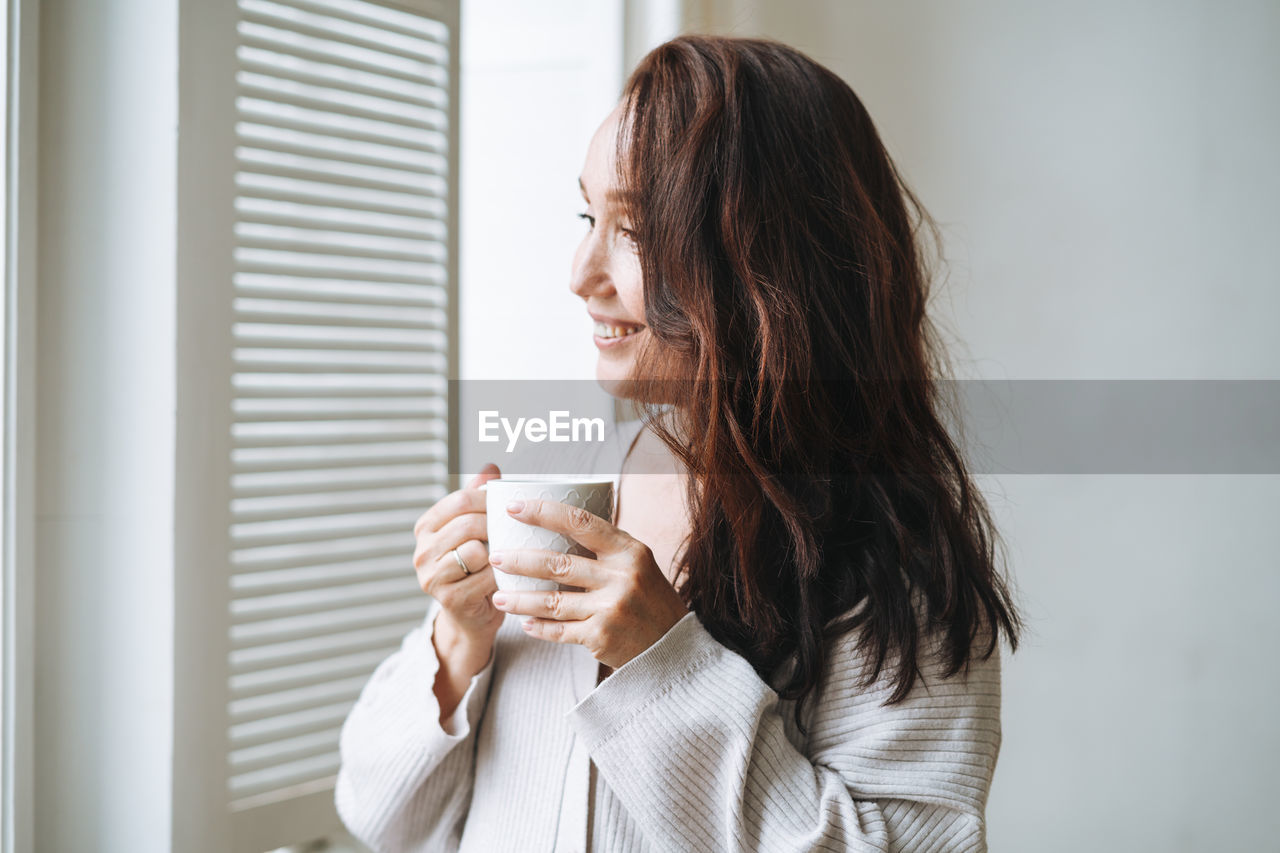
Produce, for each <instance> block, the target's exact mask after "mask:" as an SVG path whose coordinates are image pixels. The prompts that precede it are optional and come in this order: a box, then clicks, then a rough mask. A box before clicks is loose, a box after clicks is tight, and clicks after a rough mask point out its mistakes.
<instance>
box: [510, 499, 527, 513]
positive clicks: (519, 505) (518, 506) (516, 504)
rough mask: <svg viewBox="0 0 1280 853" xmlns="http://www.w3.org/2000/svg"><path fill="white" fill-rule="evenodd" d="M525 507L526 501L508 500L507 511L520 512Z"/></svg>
mask: <svg viewBox="0 0 1280 853" xmlns="http://www.w3.org/2000/svg"><path fill="white" fill-rule="evenodd" d="M522 509H524V501H508V502H507V512H519V511H520V510H522Z"/></svg>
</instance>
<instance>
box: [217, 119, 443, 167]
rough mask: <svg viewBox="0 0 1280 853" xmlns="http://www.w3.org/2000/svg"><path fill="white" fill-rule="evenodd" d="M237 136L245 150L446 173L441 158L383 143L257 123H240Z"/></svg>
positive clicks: (237, 127)
mask: <svg viewBox="0 0 1280 853" xmlns="http://www.w3.org/2000/svg"><path fill="white" fill-rule="evenodd" d="M236 135H237V138H238V139H239V140H240V142H242V143H243V144H244V145H245V147H246V148H256V149H260V150H264V151H276V152H279V153H281V154H300V155H302V156H304V157H319V158H321V159H326V158H329V159H331V158H333V157H334V156H335V155H342V156H343V158H344V159H346V160H349V161H350V162H352V163H358V164H361V165H365V166H385V167H388V168H392V169H405V170H408V171H412V172H418V173H420V174H425V175H438V174H441V173H442V172H443V169H442V167H441V165H440V163H439V160H440V155H438V154H432V153H430V152H424V151H418V150H415V149H409V148H405V147H402V146H394V145H386V144H384V143H381V142H362V141H357V140H352V139H345V138H343V137H340V136H333V135H332V134H321V133H309V132H307V131H303V130H294V129H293V128H287V127H272V126H271V125H269V124H260V123H256V122H241V123H240V124H238V125H236ZM344 151H345V152H346V153H345V154H344V153H343V152H344Z"/></svg>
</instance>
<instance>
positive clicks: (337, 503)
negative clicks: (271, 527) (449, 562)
mask: <svg viewBox="0 0 1280 853" xmlns="http://www.w3.org/2000/svg"><path fill="white" fill-rule="evenodd" d="M442 488H443V487H441V486H431V485H427V486H401V487H398V488H397V487H388V488H382V489H365V490H360V491H345V492H340V491H330V492H322V493H318V494H306V495H285V496H277V495H271V496H268V497H255V498H236V499H234V500H233V501H232V502H231V512H232V515H233V516H234V517H235V518H237V519H241V518H254V519H267V518H288V517H292V516H296V515H297V514H298V513H299V512H303V511H306V512H324V511H325V510H331V509H335V508H339V507H348V508H354V507H360V508H364V509H368V508H373V507H380V508H381V507H398V506H404V505H406V504H408V505H421V506H422V509H423V511H424V512H425V511H426V508H427V507H429V506H431V504H433V503H435V502H436V501H438V500H440V498H442V497H444V492H443V491H442Z"/></svg>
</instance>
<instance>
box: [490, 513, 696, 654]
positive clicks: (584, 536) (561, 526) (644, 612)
mask: <svg viewBox="0 0 1280 853" xmlns="http://www.w3.org/2000/svg"><path fill="white" fill-rule="evenodd" d="M517 504H520V505H521V506H520V508H518V509H516V508H514V507H515V506H516V505H517ZM507 513H508V514H509V515H510V516H511V517H512V518H514V519H517V520H518V521H523V522H524V523H525V524H532V525H534V526H537V527H543V528H546V529H547V530H551V531H554V532H556V533H561V534H564V535H565V536H566V537H568V538H569V539H572V540H573V541H574V542H577V543H578V544H579V545H581V546H582V547H583V548H587V549H589V550H591V551H593V552H595V555H596V556H595V559H592V558H591V557H579V556H574V555H570V554H561V553H558V552H555V551H547V550H543V549H536V548H517V549H512V550H506V551H492V552H490V554H489V564H490V565H492V566H495V567H497V568H498V569H500V570H501V571H504V572H509V573H511V574H513V575H525V576H527V577H531V578H541V579H543V580H552V581H557V582H559V583H560V584H563V585H567V586H576V587H581V588H582V590H583V591H582V592H573V591H571V590H564V589H561V590H557V591H554V592H498V593H494V596H493V605H494V607H497V608H498V609H499V610H504V611H506V612H507V613H519V614H529V615H530V616H532V617H533V618H531V619H529V620H527V621H526V622H525V623H524V629H525V631H526V632H527V633H528V634H530V635H531V636H534V637H537V638H539V639H542V640H551V641H552V642H556V643H578V644H579V645H582V646H585V647H586V649H587V651H589V652H591V655H592V657H594V658H595V659H596V660H597V661H599V662H601V663H603V664H605V665H606V666H608V667H611V668H612V669H618V668H619V667H621V666H622V665H623V664H625V663H626V662H627V661H629V660H631V659H632V658H634V657H635V656H636V655H638V654H640V653H641V652H643V651H644V650H645V649H647V648H649V647H650V646H652V645H653V644H654V643H656V642H657V641H658V640H659V639H661V638H662V635H663V634H665V633H667V631H668V630H669V629H670V628H671V626H672V625H674V624H676V623H677V622H679V621H680V619H681V618H683V617H684V615H685V614H686V613H688V612H689V609H688V608H687V607H685V605H684V601H682V600H681V598H680V594H679V593H677V592H676V590H675V588H674V587H672V585H671V582H670V581H668V580H667V578H666V576H665V575H664V574H663V573H662V570H661V569H660V568H659V567H658V564H657V562H656V561H655V560H654V558H653V552H652V551H651V550H650V549H649V546H647V545H645V544H644V543H643V542H641V541H640V540H639V539H636V538H635V537H633V536H631V535H630V534H629V533H627V532H626V531H624V530H622V529H620V528H618V527H615V526H614V525H612V524H610V523H609V522H607V521H605V520H604V519H602V518H600V517H599V516H597V515H594V514H592V513H590V512H588V511H587V510H585V509H580V508H578V507H575V506H570V505H568V504H564V503H560V502H558V501H548V500H536V499H535V500H525V501H512V502H511V503H509V504H507Z"/></svg>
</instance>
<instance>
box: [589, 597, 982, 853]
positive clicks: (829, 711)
mask: <svg viewBox="0 0 1280 853" xmlns="http://www.w3.org/2000/svg"><path fill="white" fill-rule="evenodd" d="M891 662H892V661H891ZM921 671H922V673H923V676H924V679H923V681H922V682H918V683H917V685H916V687H915V689H914V690H913V691H912V693H911V694H910V695H909V696H908V697H907V699H906V700H905V701H904V702H902V703H900V704H897V705H892V706H888V707H886V706H884V705H883V702H884V700H885V699H886V698H887V697H888V696H889V694H890V693H891V692H892V689H893V685H892V683H891V682H890V680H889V675H888V673H885V674H883V675H882V677H881V678H880V679H878V680H877V682H876V683H875V684H873V685H872V686H871V688H869V689H866V690H863V689H860V688H859V687H858V686H857V683H856V682H857V680H858V676H859V675H860V674H861V673H862V664H861V659H860V658H859V656H858V654H857V653H856V651H855V648H854V637H853V636H852V635H849V636H848V637H847V638H845V639H844V640H842V641H841V642H839V643H837V644H836V645H835V646H834V647H833V653H832V655H831V657H830V663H829V666H828V669H827V673H826V675H825V677H824V679H823V682H822V684H821V686H820V688H819V693H818V701H817V703H816V704H815V705H814V706H813V709H812V712H811V713H810V714H809V715H808V721H809V727H810V731H809V737H808V738H802V737H801V736H800V735H799V734H798V733H797V732H796V731H795V730H794V726H793V725H791V724H789V721H787V720H786V719H785V715H786V714H789V713H790V709H791V707H792V706H791V704H790V703H781V704H780V700H779V698H778V696H777V694H776V693H775V692H774V690H773V689H772V688H771V687H770V686H769V685H768V684H766V683H765V682H764V681H763V680H761V679H760V677H759V676H758V675H757V674H756V672H755V670H754V669H753V668H752V666H751V665H750V663H748V662H747V660H746V659H745V658H743V657H741V656H740V655H738V654H736V653H734V652H731V651H730V650H729V649H727V648H725V647H724V646H723V645H721V644H720V643H718V642H717V641H716V640H715V639H714V638H713V637H712V636H711V635H710V633H708V632H707V630H706V629H705V628H704V627H703V625H702V623H701V622H700V621H699V620H698V617H697V615H696V614H694V613H689V614H687V615H686V616H685V617H684V618H682V619H681V620H680V622H678V623H676V625H675V626H673V627H672V628H671V629H670V630H669V631H668V632H667V633H666V634H665V635H663V637H662V638H661V639H660V640H659V641H658V642H656V643H655V644H654V645H652V646H650V647H649V648H648V649H646V650H645V651H644V652H642V653H641V654H640V655H637V656H636V657H635V658H633V659H632V660H630V661H628V662H627V663H626V664H624V665H623V666H622V667H620V668H619V669H618V670H616V671H615V672H614V673H613V674H612V675H610V676H609V677H608V678H606V679H605V680H604V681H603V682H602V683H601V684H600V685H599V686H597V687H596V688H595V690H593V691H592V692H591V693H589V694H588V695H587V696H586V698H584V699H583V700H582V701H581V702H579V703H578V704H577V705H576V706H574V707H573V708H572V710H570V711H569V712H568V715H567V717H568V719H569V720H570V722H571V724H572V725H573V726H574V728H575V730H576V731H577V732H578V734H579V736H581V737H582V738H584V739H585V742H586V744H587V747H588V749H589V751H590V754H591V757H592V759H593V761H594V762H595V763H596V765H597V767H598V769H599V772H600V773H601V774H602V776H603V777H604V778H605V780H606V781H607V782H608V785H609V787H610V788H611V789H612V791H613V792H614V793H615V794H616V796H617V797H618V799H619V800H620V801H621V802H622V804H623V806H624V807H625V808H626V811H627V812H628V814H629V815H630V817H631V818H632V819H634V821H635V822H636V824H637V825H638V826H639V827H640V829H641V831H642V832H643V834H644V836H645V837H646V839H647V840H648V841H649V842H651V843H652V844H653V846H654V848H655V849H659V850H667V851H705V853H727V851H778V853H784V851H802V850H803V851H811V850H829V851H845V850H863V851H888V850H903V851H906V850H910V851H943V850H945V851H984V850H986V837H985V826H984V821H983V812H984V809H985V805H986V797H987V791H988V788H989V785H990V780H991V776H992V774H993V772H994V769H995V760H996V755H997V753H998V750H999V745H1000V720H999V703H1000V681H999V653H998V651H997V652H996V653H995V654H993V655H992V656H991V657H990V658H989V659H987V660H986V661H977V662H975V663H974V665H973V666H972V667H971V668H970V671H969V673H968V674H967V675H960V676H956V677H954V678H951V679H942V678H941V677H940V675H939V672H938V666H937V665H936V664H934V663H930V662H927V661H926V660H922V661H921ZM784 708H785V711H784Z"/></svg>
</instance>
